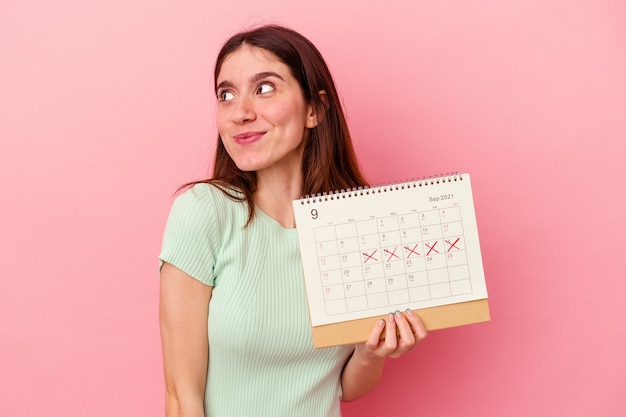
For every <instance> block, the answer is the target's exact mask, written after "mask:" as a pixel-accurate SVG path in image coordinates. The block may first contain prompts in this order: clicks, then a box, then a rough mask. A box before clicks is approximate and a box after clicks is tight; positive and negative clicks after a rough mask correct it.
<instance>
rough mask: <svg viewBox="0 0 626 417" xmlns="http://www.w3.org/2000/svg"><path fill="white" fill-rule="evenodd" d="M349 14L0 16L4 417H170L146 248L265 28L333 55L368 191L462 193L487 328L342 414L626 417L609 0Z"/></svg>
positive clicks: (624, 81) (436, 345) (429, 350)
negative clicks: (482, 275) (466, 176)
mask: <svg viewBox="0 0 626 417" xmlns="http://www.w3.org/2000/svg"><path fill="white" fill-rule="evenodd" d="M363 4H364V3H363V2H361V1H357V0H348V1H336V0H320V1H317V2H314V3H310V2H309V3H301V2H295V1H292V0H268V1H264V2H257V1H251V0H231V1H222V2H214V1H209V2H206V1H196V0H187V1H181V2H164V1H154V0H150V1H148V0H136V1H133V2H128V1H122V0H107V1H100V0H95V1H89V2H84V1H78V0H60V1H55V2H45V1H42V0H21V1H19V2H18V1H13V2H3V4H2V5H1V6H0V56H2V58H1V59H2V61H1V62H2V63H1V64H0V106H1V107H0V129H1V130H0V155H1V157H2V163H1V164H0V189H1V190H2V193H1V194H0V214H1V215H0V218H1V219H2V220H1V222H2V223H1V229H0V253H1V254H2V257H3V262H2V264H1V267H0V270H1V271H2V278H1V281H0V329H1V335H2V336H1V337H0V353H1V354H2V355H1V359H0V361H1V362H0V404H1V408H2V414H3V415H12V416H40V415H46V416H91V417H104V416H157V415H162V409H163V400H162V392H163V382H162V376H161V359H160V346H159V335H158V324H157V296H158V277H157V270H156V266H157V263H156V256H157V254H158V251H159V247H160V238H161V233H162V229H163V225H164V222H165V218H166V215H167V212H168V209H169V205H170V203H171V199H172V193H173V191H174V190H175V188H176V187H177V186H178V185H179V184H181V183H183V182H185V181H188V180H191V179H195V178H198V177H201V176H203V175H204V173H205V172H206V164H207V161H208V160H209V159H210V157H211V152H212V149H213V146H214V137H215V129H214V128H213V112H214V107H213V97H212V93H211V82H212V81H211V75H210V73H211V70H212V64H213V59H214V57H215V54H216V52H217V49H218V48H219V46H220V43H221V42H222V41H223V40H224V39H225V38H226V37H227V35H229V34H231V33H232V32H234V31H236V30H238V29H240V28H241V27H243V26H245V25H247V24H250V23H254V22H258V21H273V22H279V23H284V24H288V25H290V26H292V27H294V28H295V29H298V30H300V31H302V32H303V33H304V34H306V35H307V36H309V37H310V38H311V39H312V40H313V41H314V42H315V43H316V44H317V45H318V46H319V48H320V49H321V50H322V52H323V53H324V55H325V56H326V57H327V60H328V62H329V64H330V66H331V69H332V70H333V72H334V74H335V77H336V81H337V83H338V85H339V89H340V93H341V94H342V97H343V99H344V101H345V105H346V108H347V112H348V116H349V121H350V124H351V126H352V129H353V133H354V136H355V138H356V141H357V146H358V150H359V155H360V157H361V160H362V162H363V165H364V167H365V170H366V172H367V173H368V174H369V176H370V179H371V180H373V181H374V182H384V181H390V180H393V179H401V178H407V177H416V176H422V175H429V174H434V173H439V172H444V171H445V172H447V171H451V170H458V171H464V172H465V171H467V172H470V173H471V174H472V177H473V184H474V188H475V198H476V206H477V213H478V218H479V228H480V233H481V243H482V246H483V253H484V263H485V270H486V273H487V285H488V290H489V295H490V303H491V310H492V321H491V322H489V323H484V324H477V325H472V326H466V327H462V328H456V329H448V330H442V331H437V332H432V333H431V335H430V337H429V339H428V340H427V342H425V343H424V344H423V345H421V346H420V347H419V348H418V349H417V350H416V351H415V352H414V353H413V354H411V355H410V356H409V357H405V358H403V359H399V360H394V361H389V363H388V367H387V369H386V374H385V379H384V381H383V383H382V384H381V385H380V387H379V388H378V389H377V391H375V392H374V393H372V394H371V395H370V396H369V397H367V398H365V399H363V400H361V401H359V402H356V403H353V404H348V405H346V406H345V407H344V414H345V416H346V417H350V416H372V417H373V416H383V415H384V416H418V415H420V416H430V417H437V416H442V417H443V416H509V417H510V416H524V417H525V416H581V417H582V416H591V415H593V416H618V415H623V414H624V412H625V410H626V397H625V396H624V387H625V386H626V355H624V352H625V351H626V325H625V324H624V322H623V319H624V316H625V313H626V308H625V307H624V306H625V305H626V303H625V302H624V298H625V297H626V279H625V278H626V276H625V275H626V274H625V273H626V256H624V250H623V247H624V232H625V231H626V227H625V226H626V222H625V220H624V216H623V212H624V210H623V206H621V204H623V203H624V201H625V197H626V195H625V192H624V189H625V187H624V184H623V181H624V178H625V177H626V168H625V166H626V164H625V163H624V156H625V155H626V146H625V145H624V142H625V141H626V76H625V75H624V74H626V6H625V5H624V4H625V3H624V2H622V1H619V0H615V1H608V0H607V1H592V0H588V1H575V0H574V1H567V2H565V1H556V0H544V1H528V0H510V1H507V2H501V1H496V0H486V1H480V2H476V1H474V2H468V1H449V0H443V1H422V0H417V1H411V2H409V1H400V0H389V1H385V2H382V3H379V4H381V5H372V6H363Z"/></svg>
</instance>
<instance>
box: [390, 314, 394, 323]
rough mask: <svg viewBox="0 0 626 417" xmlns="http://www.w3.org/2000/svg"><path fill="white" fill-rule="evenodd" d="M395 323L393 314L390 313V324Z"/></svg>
mask: <svg viewBox="0 0 626 417" xmlns="http://www.w3.org/2000/svg"><path fill="white" fill-rule="evenodd" d="M393 322H394V318H393V313H389V323H393Z"/></svg>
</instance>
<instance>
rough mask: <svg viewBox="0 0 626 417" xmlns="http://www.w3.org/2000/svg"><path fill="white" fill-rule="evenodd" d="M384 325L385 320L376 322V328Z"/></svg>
mask: <svg viewBox="0 0 626 417" xmlns="http://www.w3.org/2000/svg"><path fill="white" fill-rule="evenodd" d="M384 325H385V319H380V321H379V322H378V327H383V326H384Z"/></svg>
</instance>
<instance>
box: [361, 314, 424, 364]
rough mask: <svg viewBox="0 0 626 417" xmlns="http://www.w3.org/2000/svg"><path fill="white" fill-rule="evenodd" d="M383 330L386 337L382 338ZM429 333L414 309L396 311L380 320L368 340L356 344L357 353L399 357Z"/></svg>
mask: <svg viewBox="0 0 626 417" xmlns="http://www.w3.org/2000/svg"><path fill="white" fill-rule="evenodd" d="M383 332H384V333H385V338H384V339H382V340H381V336H382V334H383ZM427 334H428V332H427V331H426V327H425V326H424V323H423V322H422V320H421V319H420V318H419V316H418V315H417V314H415V313H414V312H413V311H412V310H407V311H406V312H405V313H402V312H400V311H396V312H395V313H390V314H389V315H388V316H387V320H384V319H381V320H380V321H379V322H378V324H377V325H376V327H375V328H374V329H373V330H372V333H370V336H369V338H368V339H367V342H365V343H362V344H358V345H356V346H355V354H359V355H364V356H367V355H374V356H378V357H381V358H387V357H389V358H397V357H400V356H402V355H404V354H405V353H406V352H409V351H410V350H412V349H413V348H414V347H415V346H416V345H418V344H419V343H420V342H421V341H422V340H424V338H426V336H427Z"/></svg>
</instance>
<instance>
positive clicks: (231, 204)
mask: <svg viewBox="0 0 626 417" xmlns="http://www.w3.org/2000/svg"><path fill="white" fill-rule="evenodd" d="M173 208H174V210H176V211H178V212H184V213H185V215H186V216H190V217H196V218H197V217H201V218H203V219H204V220H205V221H207V220H208V221H210V220H211V219H213V220H217V218H218V217H223V216H227V217H229V218H230V217H231V216H232V215H233V214H234V213H238V212H240V211H242V212H246V213H247V209H246V203H245V199H243V194H242V193H241V192H240V191H238V190H237V189H235V188H232V187H228V186H222V185H219V184H215V183H209V182H199V183H196V184H193V185H192V186H190V187H189V188H187V189H185V190H184V191H182V192H181V193H180V194H178V195H177V196H176V199H175V200H174V207H173Z"/></svg>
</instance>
